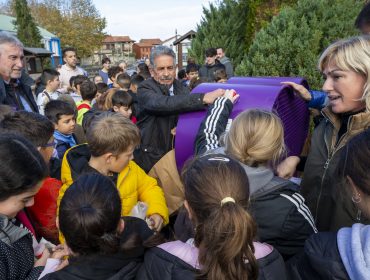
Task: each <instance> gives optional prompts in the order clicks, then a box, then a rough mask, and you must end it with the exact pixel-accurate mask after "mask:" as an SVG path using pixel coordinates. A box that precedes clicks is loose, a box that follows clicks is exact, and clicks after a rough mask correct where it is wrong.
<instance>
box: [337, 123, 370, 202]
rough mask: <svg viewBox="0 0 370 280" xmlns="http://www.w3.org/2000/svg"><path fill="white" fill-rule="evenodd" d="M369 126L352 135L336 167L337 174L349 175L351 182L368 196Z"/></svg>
mask: <svg viewBox="0 0 370 280" xmlns="http://www.w3.org/2000/svg"><path fill="white" fill-rule="evenodd" d="M369 161H370V128H368V129H367V130H365V131H364V132H362V133H360V134H358V135H356V136H355V137H353V138H352V139H351V140H350V141H349V142H348V143H347V145H346V146H345V147H344V149H343V150H342V153H341V157H340V161H339V162H340V163H341V165H340V166H339V167H338V170H339V175H340V176H341V177H342V178H343V179H346V177H347V176H348V177H351V179H352V181H353V183H354V184H355V185H356V186H357V187H358V188H359V189H360V190H361V191H362V192H363V193H365V194H366V195H368V196H370V172H369Z"/></svg>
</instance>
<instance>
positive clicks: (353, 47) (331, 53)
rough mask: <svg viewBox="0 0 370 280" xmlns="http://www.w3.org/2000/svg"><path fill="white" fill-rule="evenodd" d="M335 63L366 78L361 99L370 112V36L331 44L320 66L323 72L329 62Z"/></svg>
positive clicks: (321, 57) (323, 55)
mask: <svg viewBox="0 0 370 280" xmlns="http://www.w3.org/2000/svg"><path fill="white" fill-rule="evenodd" d="M332 63H333V64H335V65H336V66H337V67H338V68H339V69H341V70H343V71H354V72H356V73H358V74H360V75H362V76H363V77H364V78H365V86H364V92H363V95H362V98H361V99H360V100H361V101H364V102H365V104H366V111H367V112H370V77H369V73H370V36H368V35H364V36H357V37H352V38H348V39H344V40H340V41H337V42H334V43H333V44H331V45H330V46H329V47H327V49H326V50H325V51H324V52H323V53H322V54H321V56H320V59H319V64H318V68H319V70H320V71H321V72H323V71H324V69H325V68H326V67H327V66H328V65H329V64H332Z"/></svg>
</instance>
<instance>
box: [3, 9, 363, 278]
mask: <svg viewBox="0 0 370 280" xmlns="http://www.w3.org/2000/svg"><path fill="white" fill-rule="evenodd" d="M369 7H370V5H369ZM369 50H370V36H365V35H364V36H357V37H353V38H349V39H343V40H340V41H337V42H334V43H332V44H331V45H330V46H329V47H328V48H327V49H326V50H325V51H324V52H323V53H322V55H321V57H320V59H319V70H320V71H321V72H322V73H323V75H324V78H325V82H324V85H323V90H324V91H325V92H326V93H327V97H326V99H325V98H322V95H320V100H321V101H320V102H317V100H316V103H320V105H318V106H317V107H318V108H319V107H323V109H322V115H323V118H322V119H321V121H320V123H318V125H317V127H315V129H314V132H313V136H312V139H311V147H310V150H309V154H308V158H307V160H306V162H305V166H304V174H303V179H302V183H301V185H297V184H296V183H294V182H292V181H290V180H289V179H288V178H287V177H289V176H290V175H292V174H294V172H295V171H296V168H297V165H298V163H299V162H301V161H303V158H299V157H286V154H287V153H286V147H285V144H284V128H283V124H282V121H281V120H280V118H279V117H278V116H277V115H276V114H275V113H274V112H270V111H266V110H262V109H250V110H246V111H244V112H241V113H240V114H239V115H238V116H237V117H236V118H235V119H234V120H233V121H232V123H231V125H230V127H228V129H227V131H226V127H227V125H228V121H229V117H230V114H231V113H232V110H233V106H234V104H235V102H237V100H238V98H239V95H238V94H235V93H234V91H230V90H226V91H225V92H224V93H223V95H222V96H220V97H218V98H215V101H214V102H213V104H210V105H208V108H207V114H206V116H205V118H204V120H203V121H202V123H201V124H200V126H199V129H198V134H197V136H196V140H195V143H194V151H195V153H194V158H193V159H191V160H189V161H188V162H187V163H186V164H185V166H184V168H183V170H182V172H181V179H179V181H180V183H179V185H180V192H181V194H180V196H179V198H180V203H178V201H177V202H176V203H177V204H173V203H171V202H170V198H169V197H170V196H171V195H172V194H169V193H167V192H168V189H166V187H164V185H163V181H161V180H158V181H157V180H156V179H155V178H153V177H152V176H150V175H148V174H147V173H146V172H145V171H144V169H143V168H142V167H141V166H139V164H138V163H137V162H139V161H136V160H137V159H136V158H134V151H135V149H136V148H137V147H138V146H139V145H140V141H141V136H140V130H139V128H138V127H137V126H136V121H137V119H136V118H137V117H139V116H140V115H139V112H140V110H142V108H140V103H138V98H137V96H138V88H139V87H140V84H141V83H142V82H143V81H144V80H145V79H150V75H151V72H150V68H148V66H147V65H146V64H145V63H142V64H140V67H138V72H139V73H138V74H135V75H133V76H131V77H130V76H129V75H128V74H126V73H125V71H124V69H122V68H121V67H119V66H111V61H110V60H109V59H108V58H104V59H103V61H102V64H103V68H102V69H101V70H100V71H99V74H100V76H96V77H94V79H93V81H91V80H90V79H89V78H88V77H86V75H81V74H80V75H75V76H72V77H69V76H68V75H67V76H68V81H69V86H68V85H66V82H65V81H66V75H65V74H64V76H63V81H64V84H63V90H59V89H60V88H61V82H60V81H59V77H60V73H59V72H58V71H56V70H52V69H45V70H44V71H43V73H42V75H41V78H40V81H39V82H40V83H39V84H38V85H37V89H36V103H37V106H38V109H39V112H40V113H39V114H38V113H33V112H26V111H13V110H12V108H10V107H8V106H4V105H1V106H0V158H1V161H0V278H1V279H10V280H13V279H14V280H22V279H30V280H31V279H50V280H51V279H73V280H74V279H111V280H114V279H115V280H118V279H139V280H141V279H143V280H145V279H151V280H156V279H158V280H162V279H169V280H170V279H174V280H175V279H185V280H187V279H189V280H190V279H212V280H214V279H216V280H217V279H260V280H275V279H283V280H284V279H352V280H354V279H361V280H362V279H370V269H369V267H370V262H369V259H370V241H369V240H370V225H367V224H368V221H369V219H370V206H369V205H370V175H369V174H370V173H369V172H368V166H369V165H368V162H367V161H368V160H369V157H370V86H369V83H370V63H369V61H370V51H369ZM67 52H68V53H70V55H71V53H73V50H71V49H68V50H67ZM72 58H73V57H72ZM72 58H71V59H72ZM199 69H200V67H199V66H198V65H196V64H195V63H189V64H188V65H187V67H186V69H183V71H181V72H180V71H179V77H178V78H179V79H182V86H183V87H188V88H189V89H193V88H194V87H195V86H196V85H197V84H199V83H201V82H204V81H205V80H202V78H199V77H198V71H199ZM77 70H78V71H79V69H77ZM77 70H76V71H77ZM202 71H209V69H203V70H202ZM77 74H78V73H77ZM207 75H208V74H207ZM210 76H212V77H214V81H215V82H220V83H222V82H225V81H226V80H227V75H226V72H225V69H224V68H220V69H218V68H217V69H216V71H214V72H212V75H211V74H209V75H208V76H207V77H208V79H209V77H210ZM108 82H109V85H108ZM67 83H68V82H67ZM288 85H290V86H292V87H293V89H294V90H296V91H297V92H299V93H300V94H301V95H302V97H303V98H305V99H307V100H311V99H315V95H314V94H312V93H309V92H308V91H307V90H305V89H302V88H300V87H299V85H297V84H294V83H288ZM166 90H169V89H168V88H166ZM139 92H140V90H139ZM139 98H141V97H140V96H139ZM168 98H171V96H169V97H168ZM324 103H325V104H326V106H324ZM312 104H313V103H312ZM138 121H143V120H139V119H138ZM173 121H174V122H175V121H177V118H176V120H175V119H173ZM172 133H173V135H176V130H173V131H172ZM154 138H155V137H154ZM162 140H163V139H152V141H162ZM278 175H279V176H278ZM165 176H170V175H169V174H167V175H165ZM283 177H284V178H283ZM166 200H167V201H166ZM170 204H171V205H170ZM180 206H181V207H180ZM325 231H330V232H325Z"/></svg>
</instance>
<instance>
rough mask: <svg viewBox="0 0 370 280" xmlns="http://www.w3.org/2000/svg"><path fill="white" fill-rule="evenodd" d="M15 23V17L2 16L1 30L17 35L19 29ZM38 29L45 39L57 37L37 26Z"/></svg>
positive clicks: (0, 20)
mask: <svg viewBox="0 0 370 280" xmlns="http://www.w3.org/2000/svg"><path fill="white" fill-rule="evenodd" d="M13 21H15V17H10V16H7V15H2V14H0V30H1V31H8V32H12V33H17V29H16V28H15V26H14V24H13ZM37 28H38V30H39V31H40V34H41V37H42V38H44V39H50V38H55V37H57V36H56V35H54V34H53V33H50V32H49V31H47V30H46V29H44V28H41V27H40V26H37Z"/></svg>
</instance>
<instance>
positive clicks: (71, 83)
mask: <svg viewBox="0 0 370 280" xmlns="http://www.w3.org/2000/svg"><path fill="white" fill-rule="evenodd" d="M75 79H76V76H72V77H71V78H70V79H69V86H70V87H73V86H74V83H75Z"/></svg>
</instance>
